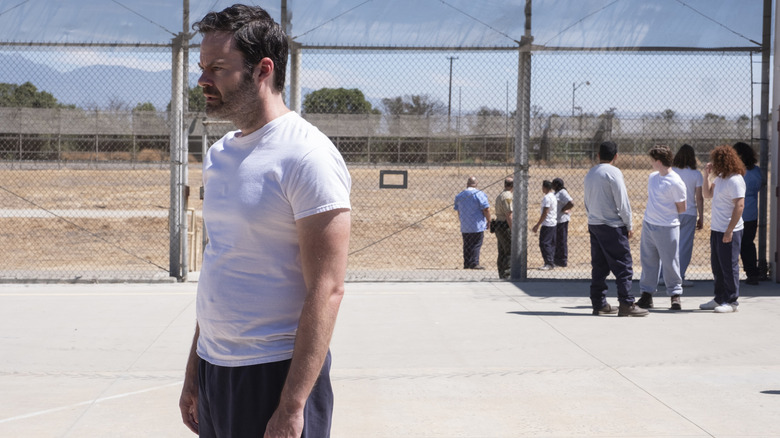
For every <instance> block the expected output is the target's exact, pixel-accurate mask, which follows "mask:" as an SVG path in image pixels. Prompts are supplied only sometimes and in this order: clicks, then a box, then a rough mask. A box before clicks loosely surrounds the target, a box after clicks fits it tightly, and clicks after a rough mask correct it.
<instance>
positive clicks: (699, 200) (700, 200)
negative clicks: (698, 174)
mask: <svg viewBox="0 0 780 438" xmlns="http://www.w3.org/2000/svg"><path fill="white" fill-rule="evenodd" d="M694 192H695V195H694V197H695V198H696V211H697V212H698V213H699V218H698V219H697V220H696V229H699V230H701V229H702V228H704V196H703V195H702V194H701V187H696V188H695V189H694Z"/></svg>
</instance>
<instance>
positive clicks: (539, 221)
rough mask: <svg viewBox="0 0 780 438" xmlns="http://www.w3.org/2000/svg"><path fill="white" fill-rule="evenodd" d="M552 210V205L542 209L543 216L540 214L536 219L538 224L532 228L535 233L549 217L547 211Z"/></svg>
mask: <svg viewBox="0 0 780 438" xmlns="http://www.w3.org/2000/svg"><path fill="white" fill-rule="evenodd" d="M549 211H550V207H544V209H543V210H542V214H541V216H539V220H538V221H536V225H534V227H533V228H532V229H531V230H532V231H533V232H534V233H535V232H537V231H539V226H541V225H542V222H544V219H545V218H546V217H547V212H549Z"/></svg>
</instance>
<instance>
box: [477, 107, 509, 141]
mask: <svg viewBox="0 0 780 438" xmlns="http://www.w3.org/2000/svg"><path fill="white" fill-rule="evenodd" d="M474 115H475V116H477V117H476V119H475V120H474V122H473V124H472V125H471V130H472V132H473V133H475V134H481V135H488V134H501V133H503V132H504V130H505V129H506V124H505V123H504V121H503V120H502V121H501V123H496V122H497V120H499V119H498V118H499V117H503V116H504V112H503V111H501V110H500V109H495V108H488V107H486V106H483V107H480V108H479V110H477V112H476V113H474Z"/></svg>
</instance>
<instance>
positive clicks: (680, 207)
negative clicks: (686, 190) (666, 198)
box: [674, 201, 687, 214]
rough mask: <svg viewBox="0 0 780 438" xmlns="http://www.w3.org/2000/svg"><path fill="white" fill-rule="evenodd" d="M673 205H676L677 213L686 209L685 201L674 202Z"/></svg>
mask: <svg viewBox="0 0 780 438" xmlns="http://www.w3.org/2000/svg"><path fill="white" fill-rule="evenodd" d="M674 205H675V207H677V214H680V213H684V212H685V210H687V203H686V202H685V201H682V202H675V203H674Z"/></svg>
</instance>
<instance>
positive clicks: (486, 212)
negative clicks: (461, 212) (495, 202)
mask: <svg viewBox="0 0 780 438" xmlns="http://www.w3.org/2000/svg"><path fill="white" fill-rule="evenodd" d="M482 214H483V215H484V216H485V219H486V220H487V223H490V207H487V208H484V209H482Z"/></svg>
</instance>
